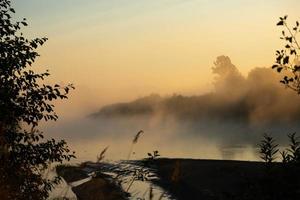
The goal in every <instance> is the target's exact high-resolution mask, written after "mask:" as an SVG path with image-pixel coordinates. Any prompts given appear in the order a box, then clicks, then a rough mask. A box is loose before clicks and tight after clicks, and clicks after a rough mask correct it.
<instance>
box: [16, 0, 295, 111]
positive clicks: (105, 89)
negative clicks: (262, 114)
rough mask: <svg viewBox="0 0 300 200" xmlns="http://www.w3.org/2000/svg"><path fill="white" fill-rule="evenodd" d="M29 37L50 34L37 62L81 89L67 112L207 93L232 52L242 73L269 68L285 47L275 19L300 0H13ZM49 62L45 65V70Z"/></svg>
mask: <svg viewBox="0 0 300 200" xmlns="http://www.w3.org/2000/svg"><path fill="white" fill-rule="evenodd" d="M13 5H14V7H15V8H16V11H17V17H18V18H23V17H26V18H27V19H28V22H29V25H30V26H29V28H26V29H25V30H24V32H25V33H26V34H27V35H28V36H29V37H39V36H46V37H48V38H49V41H48V42H47V43H46V44H45V46H44V47H42V48H41V49H40V51H39V52H40V53H41V55H42V56H41V57H40V58H39V59H38V61H37V63H36V64H37V65H39V66H45V67H46V68H48V69H50V72H51V73H52V79H53V80H55V81H58V82H63V83H67V82H73V83H74V84H75V85H76V86H77V89H76V90H75V91H74V93H73V95H72V97H71V99H70V101H69V102H67V103H64V104H63V107H62V106H58V109H59V110H66V109H67V108H69V109H72V113H70V112H68V111H65V112H63V113H64V115H65V116H67V115H68V116H71V115H74V112H79V113H82V112H90V111H91V110H93V109H96V108H99V107H100V106H101V105H103V104H106V103H112V102H117V101H124V100H125V101H127V100H132V99H134V98H136V97H140V96H144V95H147V94H149V93H160V94H162V95H168V94H173V93H183V94H200V93H202V92H205V91H209V90H210V89H211V88H212V86H211V83H212V80H213V78H212V75H211V67H212V66H213V61H214V60H215V58H216V57H217V56H219V55H227V56H229V57H230V58H231V59H232V62H233V63H234V64H235V65H236V66H238V68H239V69H240V70H241V72H242V73H243V74H246V73H247V72H248V71H249V70H250V69H251V68H254V67H263V66H265V67H269V66H271V65H272V62H273V60H274V52H275V50H276V49H277V48H280V47H281V46H282V43H281V41H280V40H279V35H280V31H281V29H280V28H278V27H276V26H275V24H276V22H277V20H278V18H279V17H280V16H283V15H285V14H288V15H289V16H290V22H293V23H294V21H295V19H297V18H299V17H300V15H299V8H300V1H299V0H214V1H213V0H13ZM46 68H45V69H46Z"/></svg>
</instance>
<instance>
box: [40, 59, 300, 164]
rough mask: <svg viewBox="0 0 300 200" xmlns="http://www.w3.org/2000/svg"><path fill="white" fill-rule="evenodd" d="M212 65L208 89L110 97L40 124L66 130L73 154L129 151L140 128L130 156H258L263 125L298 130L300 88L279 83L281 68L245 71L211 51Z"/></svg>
mask: <svg viewBox="0 0 300 200" xmlns="http://www.w3.org/2000/svg"><path fill="white" fill-rule="evenodd" d="M213 73H214V74H215V75H216V76H215V80H214V86H215V90H214V91H212V92H211V93H207V94H203V95H199V96H182V95H173V96H166V97H161V96H159V95H150V96H146V97H143V98H139V99H137V100H135V101H132V102H126V103H117V104H112V105H108V106H104V107H102V108H101V109H100V110H99V111H98V112H97V111H95V112H94V113H90V115H88V116H80V117H78V118H75V119H74V120H72V121H69V122H63V121H62V122H58V123H55V124H51V125H49V126H46V127H45V128H44V130H45V133H47V134H49V135H51V136H58V137H63V138H65V139H66V140H67V141H68V143H69V144H70V146H71V147H72V148H73V149H74V150H75V151H76V152H77V157H78V160H77V161H84V160H91V161H95V160H96V157H97V155H98V154H99V153H100V152H101V151H102V150H103V149H104V148H105V147H107V146H109V149H108V151H107V153H106V159H108V160H120V159H127V156H128V153H129V151H130V146H131V144H132V140H133V138H134V135H135V134H136V133H137V132H138V131H140V130H143V131H144V133H143V134H142V135H141V137H140V139H139V141H138V143H137V144H135V145H134V147H133V154H132V155H131V159H140V158H144V157H146V156H147V153H148V152H152V151H154V150H158V151H159V152H160V154H161V155H162V156H163V157H182V158H200V159H235V160H259V156H258V154H257V152H258V149H257V145H258V143H259V141H260V139H261V138H262V135H263V134H264V133H271V134H272V135H273V136H274V137H275V138H276V141H277V142H278V143H279V144H280V145H281V146H285V145H286V144H287V142H288V141H287V137H286V135H287V134H289V133H292V132H299V129H300V127H299V125H298V120H299V116H300V109H299V108H300V101H299V100H300V99H299V96H298V95H297V94H295V93H294V92H293V91H290V90H287V89H285V88H284V87H283V86H282V85H280V83H279V80H280V75H279V74H277V73H276V72H274V71H272V70H271V69H269V68H254V69H253V70H251V71H250V72H249V74H248V76H243V75H242V74H241V73H240V72H239V71H238V68H237V67H235V66H234V65H233V64H232V63H231V60H230V59H229V58H228V57H226V56H220V57H218V58H217V60H216V62H215V67H213ZM200 78H201V77H200Z"/></svg>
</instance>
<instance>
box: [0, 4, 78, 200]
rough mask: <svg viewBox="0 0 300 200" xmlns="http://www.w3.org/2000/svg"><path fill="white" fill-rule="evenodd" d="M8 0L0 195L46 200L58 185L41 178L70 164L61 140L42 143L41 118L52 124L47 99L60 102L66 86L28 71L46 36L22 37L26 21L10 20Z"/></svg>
mask: <svg viewBox="0 0 300 200" xmlns="http://www.w3.org/2000/svg"><path fill="white" fill-rule="evenodd" d="M13 13H15V10H14V9H13V8H12V7H11V2H10V0H0V162H1V163H0V191H1V193H4V194H5V195H2V196H1V199H46V198H47V197H48V193H49V191H50V190H51V189H52V188H53V187H54V185H55V184H57V183H58V182H59V181H60V178H59V177H55V178H54V179H53V180H49V179H48V178H44V177H43V176H42V173H43V171H44V170H45V169H46V168H47V167H48V166H49V165H50V164H51V163H53V162H63V161H65V160H67V161H68V160H70V159H71V158H73V157H74V154H73V153H71V152H70V150H69V148H68V147H67V145H66V142H65V141H64V140H61V141H55V140H54V139H50V140H47V141H46V140H43V141H42V139H43V133H42V132H40V131H39V130H38V129H37V126H38V124H39V122H40V121H41V120H43V119H44V120H46V121H47V120H54V121H55V120H57V118H58V116H57V114H56V113H55V111H54V105H53V104H52V103H51V101H52V100H56V99H66V98H67V94H68V93H69V90H70V89H72V88H73V86H72V85H68V86H66V87H61V86H60V85H57V84H55V85H46V84H43V81H44V79H45V78H46V77H47V76H49V75H50V74H49V72H48V71H46V72H44V73H35V72H34V71H33V70H31V69H30V68H31V67H32V64H33V63H34V61H35V59H36V58H37V57H38V56H39V54H38V53H37V52H36V49H37V48H38V47H39V46H41V45H43V44H44V43H45V42H46V41H47V38H36V39H32V40H31V39H27V38H25V37H24V36H23V34H22V33H21V32H20V29H21V28H22V27H24V26H27V22H26V19H23V20H22V21H20V22H13V20H12V16H11V15H12V14H13Z"/></svg>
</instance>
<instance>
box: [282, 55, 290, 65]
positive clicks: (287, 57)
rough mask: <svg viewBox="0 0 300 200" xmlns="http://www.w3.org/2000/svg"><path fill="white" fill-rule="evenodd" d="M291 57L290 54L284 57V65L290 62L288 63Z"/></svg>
mask: <svg viewBox="0 0 300 200" xmlns="http://www.w3.org/2000/svg"><path fill="white" fill-rule="evenodd" d="M289 59H290V57H289V56H286V57H284V59H283V64H284V65H285V64H288V63H289Z"/></svg>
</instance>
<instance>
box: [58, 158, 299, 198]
mask: <svg viewBox="0 0 300 200" xmlns="http://www.w3.org/2000/svg"><path fill="white" fill-rule="evenodd" d="M124 162H126V161H124ZM128 163H129V165H130V166H133V167H134V166H138V167H142V169H144V164H145V163H147V160H143V161H130V162H127V164H128ZM107 165H108V167H107ZM93 167H94V168H93ZM147 168H148V169H149V168H150V169H149V170H151V172H154V173H155V174H156V176H157V177H158V178H155V179H153V180H151V181H152V182H153V183H154V184H155V185H157V186H160V187H161V188H163V189H164V191H165V192H166V194H168V195H171V197H172V198H174V199H178V200H296V199H300V198H299V197H300V191H299V188H300V185H299V181H298V179H297V177H299V176H298V175H297V174H298V173H299V171H297V170H298V169H299V168H298V167H296V168H293V166H292V165H285V164H284V163H272V165H267V164H266V163H264V162H250V161H229V160H199V159H168V158H160V159H155V160H153V161H152V162H151V165H147ZM95 169H97V171H98V174H97V176H96V177H93V178H92V179H91V180H89V181H88V182H85V183H83V184H81V185H79V186H76V187H73V188H72V190H73V191H74V193H75V194H76V195H77V197H78V199H86V200H89V199H93V200H97V199H101V200H114V199H120V200H123V199H128V197H129V196H130V195H129V194H128V193H126V192H124V188H122V186H121V185H120V184H117V181H118V180H117V179H111V177H109V176H108V175H105V174H102V173H101V170H102V171H103V169H104V171H106V172H108V169H109V170H110V169H112V172H115V173H116V170H120V168H119V166H117V165H114V164H105V163H102V164H99V163H98V164H95V163H89V164H88V165H86V166H84V165H81V166H77V167H74V166H73V167H71V166H69V167H63V168H60V169H59V168H58V170H57V171H58V174H59V175H61V176H62V177H63V178H64V179H65V180H66V181H67V182H68V183H70V182H73V181H76V180H81V179H84V178H86V177H88V176H87V174H88V173H89V172H91V171H93V170H95ZM136 169H138V168H136ZM134 170H135V169H134ZM117 173H118V174H124V173H126V170H124V171H118V172H117ZM155 199H157V197H155Z"/></svg>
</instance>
